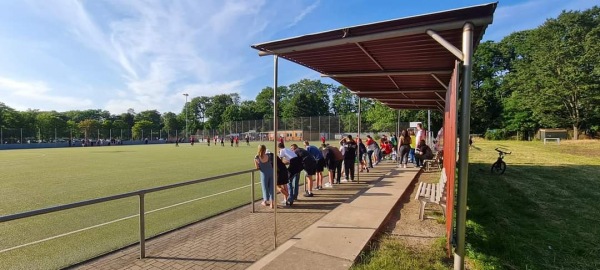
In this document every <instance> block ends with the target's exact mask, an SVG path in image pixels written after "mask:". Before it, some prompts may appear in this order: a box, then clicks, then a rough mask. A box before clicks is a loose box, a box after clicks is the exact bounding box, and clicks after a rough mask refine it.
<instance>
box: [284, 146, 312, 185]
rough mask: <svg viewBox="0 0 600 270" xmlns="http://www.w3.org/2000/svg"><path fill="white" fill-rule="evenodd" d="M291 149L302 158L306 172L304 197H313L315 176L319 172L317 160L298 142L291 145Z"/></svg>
mask: <svg viewBox="0 0 600 270" xmlns="http://www.w3.org/2000/svg"><path fill="white" fill-rule="evenodd" d="M290 149H291V150H292V151H294V153H296V155H297V156H298V158H300V160H302V167H303V168H304V172H306V178H305V183H306V186H305V194H304V197H312V196H313V192H312V191H313V176H314V175H315V174H316V173H317V161H316V160H315V159H314V158H313V156H312V155H311V154H310V153H309V152H308V151H306V150H304V149H302V148H300V147H298V145H296V144H292V145H290Z"/></svg>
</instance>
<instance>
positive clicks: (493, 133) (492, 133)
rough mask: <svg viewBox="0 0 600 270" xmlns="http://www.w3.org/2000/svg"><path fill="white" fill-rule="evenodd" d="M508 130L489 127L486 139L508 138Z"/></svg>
mask: <svg viewBox="0 0 600 270" xmlns="http://www.w3.org/2000/svg"><path fill="white" fill-rule="evenodd" d="M507 134H508V133H507V132H506V130H504V129H488V130H487V131H486V132H485V139H486V140H504V139H506V136H507Z"/></svg>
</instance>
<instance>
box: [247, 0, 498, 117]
mask: <svg viewBox="0 0 600 270" xmlns="http://www.w3.org/2000/svg"><path fill="white" fill-rule="evenodd" d="M496 6H497V3H489V4H484V5H478V6H472V7H467V8H461V9H455V10H448V11H442V12H438V13H431V14H425V15H419V16H414V17H407V18H402V19H395V20H390V21H383V22H377V23H372V24H365V25H358V26H353V27H347V28H341V29H336V30H331V31H326V32H321V33H315V34H309V35H304V36H299V37H294V38H289V39H283V40H277V41H271V42H265V43H260V44H255V45H252V48H254V49H257V50H259V51H260V52H259V54H260V55H270V54H276V55H278V56H279V57H283V58H285V59H287V60H289V61H292V62H295V63H298V64H300V65H303V66H305V67H308V68H310V69H313V70H315V71H317V72H320V73H321V74H322V76H325V77H331V78H332V79H334V80H336V81H337V82H339V83H340V84H342V85H344V86H346V87H347V88H348V89H350V91H352V92H353V93H355V94H356V95H358V96H360V97H366V98H373V99H377V100H379V101H381V102H383V103H384V104H386V105H387V106H389V107H391V108H395V109H439V110H443V109H444V106H445V96H446V94H445V92H446V87H447V86H448V85H449V82H450V77H451V74H452V72H453V70H454V67H455V61H457V60H461V57H462V53H461V52H460V48H461V46H462V36H463V26H464V25H465V24H466V23H472V24H473V26H474V38H473V43H474V44H473V46H474V48H475V47H476V46H477V44H478V43H479V40H480V39H481V38H482V37H483V34H484V31H485V29H486V27H487V26H488V24H490V23H491V22H492V16H493V13H494V10H495V9H496ZM439 37H441V39H440V38H439ZM434 38H436V39H437V40H442V39H443V40H445V41H447V42H448V43H449V44H451V45H453V46H454V47H456V48H459V49H457V50H455V51H454V52H451V51H449V50H448V49H446V48H445V47H444V46H442V45H441V43H443V41H441V43H440V42H438V41H436V39H434ZM446 47H448V46H446ZM450 47H451V46H450Z"/></svg>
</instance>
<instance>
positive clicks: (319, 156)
mask: <svg viewBox="0 0 600 270" xmlns="http://www.w3.org/2000/svg"><path fill="white" fill-rule="evenodd" d="M304 148H306V151H308V152H309V153H310V154H311V155H312V156H313V158H314V159H315V160H316V161H317V173H316V180H317V190H320V189H322V188H323V170H324V169H325V157H323V153H321V150H319V148H317V147H316V146H313V145H310V144H309V142H308V141H304Z"/></svg>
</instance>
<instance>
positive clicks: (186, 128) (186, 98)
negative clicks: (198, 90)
mask: <svg viewBox="0 0 600 270" xmlns="http://www.w3.org/2000/svg"><path fill="white" fill-rule="evenodd" d="M183 95H184V96H185V138H187V139H189V136H188V104H187V103H188V96H189V94H188V93H184V94H183Z"/></svg>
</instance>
